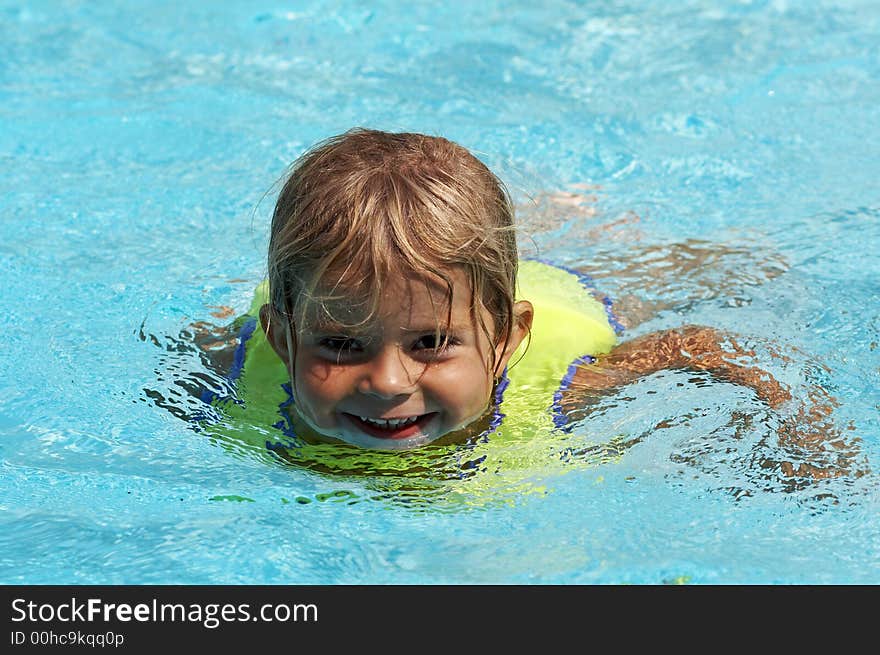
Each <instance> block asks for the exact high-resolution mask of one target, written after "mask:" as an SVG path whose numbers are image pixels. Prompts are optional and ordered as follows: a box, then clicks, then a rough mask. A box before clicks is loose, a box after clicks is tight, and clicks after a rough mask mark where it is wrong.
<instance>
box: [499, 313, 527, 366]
mask: <svg viewBox="0 0 880 655" xmlns="http://www.w3.org/2000/svg"><path fill="white" fill-rule="evenodd" d="M534 317H535V308H534V307H532V303H530V302H529V301H528V300H520V301H519V302H517V303H515V304H514V305H513V329H512V330H511V331H510V338H509V339H507V341H504V340H503V339H502V340H501V342H500V343H499V344H498V345H497V346H495V371H496V372H498V373H499V374H500V372H501V371H503V370H504V369H505V367H506V366H507V362H509V361H510V358H511V357H513V353H515V352H516V349H517V348H519V344H521V343H522V342H523V339H525V338H526V336H528V334H529V333H530V332H531V330H532V320H533V319H534Z"/></svg>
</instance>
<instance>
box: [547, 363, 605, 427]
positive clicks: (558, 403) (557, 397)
mask: <svg viewBox="0 0 880 655" xmlns="http://www.w3.org/2000/svg"><path fill="white" fill-rule="evenodd" d="M595 361H596V358H595V357H593V356H592V355H582V356H581V357H578V358H577V359H575V360H574V361H573V362H572V363H571V364H569V365H568V370H567V371H566V372H565V375H563V376H562V381H561V382H560V383H559V388H558V389H556V392H555V393H554V394H553V404H552V405H550V412H551V413H552V414H553V425H555V426H556V427H557V428H558V429H560V430H562V431H563V432H569V431H571V426H570V425H568V417H567V416H566V415H565V414H564V413H563V411H562V394H563V393H565V392H566V391H567V390H568V387H569V385H571V381H572V380H573V379H574V376H575V373H577V370H578V368H580V366H581V365H583V364H593V363H594V362H595Z"/></svg>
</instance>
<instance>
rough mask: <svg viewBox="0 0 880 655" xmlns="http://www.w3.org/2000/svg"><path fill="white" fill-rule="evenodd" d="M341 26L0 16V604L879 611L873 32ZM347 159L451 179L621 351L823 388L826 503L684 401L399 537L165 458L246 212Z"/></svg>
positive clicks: (366, 16) (443, 18) (343, 480)
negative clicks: (591, 301) (364, 131)
mask: <svg viewBox="0 0 880 655" xmlns="http://www.w3.org/2000/svg"><path fill="white" fill-rule="evenodd" d="M369 4H370V7H369V8H367V7H365V6H364V3H359V2H353V1H350V2H321V1H311V2H297V3H293V2H288V3H284V2H273V1H269V0H266V1H262V2H228V3H222V4H220V5H218V4H217V3H212V2H190V3H155V2H149V3H147V2H128V3H119V6H116V5H115V4H111V3H88V2H75V1H70V2H63V1H57V2H37V1H29V2H10V1H9V0H0V158H2V162H3V165H2V168H3V174H2V176H0V289H2V304H0V322H2V332H3V337H4V338H3V346H2V349H0V582H4V583H28V584H41V583H99V584H100V583H110V584H140V583H183V584H190V583H258V584H259V583H270V584H276V583H316V584H336V583H355V584H359V583H427V584H432V583H456V584H457V583H563V584H569V583H602V584H605V583H607V584H621V583H645V584H660V583H669V582H689V583H692V584H707V583H722V584H738V583H795V584H798V583H819V584H825V583H843V584H849V583H877V582H880V488H878V484H877V482H878V477H877V475H878V474H877V470H878V468H880V420H878V419H880V392H878V388H880V346H878V344H880V185H878V183H877V180H878V178H880V158H878V156H877V143H880V39H878V36H877V35H878V34H880V5H878V4H877V3H876V2H873V1H869V0H863V1H858V0H852V1H849V2H845V1H838V2H831V1H827V2H822V1H816V2H809V3H800V2H788V1H786V0H776V1H760V0H754V1H741V2H733V1H729V2H720V3H719V2H708V1H697V0H691V1H685V2H676V3H667V2H661V1H659V0H657V1H653V2H649V1H641V2H637V1H629V2H614V3H607V2H578V3H574V2H561V1H560V2H544V3H539V5H538V6H536V4H535V3H528V2H495V3H466V2H445V3H437V5H435V6H431V5H429V4H427V3H425V4H421V3H415V4H412V3H404V2H397V1H395V2H376V3H369ZM218 7H222V9H221V8H218ZM354 125H364V126H370V127H376V128H381V129H388V130H410V131H423V132H429V133H434V134H442V135H444V136H447V137H449V138H451V139H454V140H456V141H458V142H460V143H461V144H462V145H465V146H466V147H468V148H470V149H472V150H473V151H475V152H477V153H478V154H479V155H480V157H481V158H483V160H484V161H486V163H487V164H489V165H490V166H491V167H492V168H493V169H494V170H495V171H496V172H497V173H498V174H499V175H500V176H501V177H502V178H503V179H504V180H505V182H506V183H507V184H508V185H509V186H510V189H511V191H512V193H513V195H514V196H515V198H516V199H517V202H518V204H519V205H520V210H519V213H520V218H521V224H522V226H523V231H524V235H527V236H524V237H523V239H522V243H523V246H524V247H525V248H527V249H531V250H534V249H535V248H537V249H538V250H539V252H540V254H541V255H542V256H544V257H547V258H551V259H554V260H555V261H558V262H559V263H561V264H564V265H569V266H579V267H584V268H586V269H588V270H589V271H590V272H591V273H592V274H593V275H594V277H595V278H596V280H597V283H598V284H599V285H600V286H601V287H602V290H603V291H605V292H606V293H608V294H610V295H611V296H612V297H613V298H615V300H616V302H617V305H616V306H617V307H620V308H623V309H627V310H628V311H630V312H631V315H632V316H638V317H639V318H640V320H641V322H638V323H636V322H635V321H633V325H632V327H631V328H630V329H629V330H628V331H627V334H626V336H627V337H633V336H638V335H640V334H646V333H648V332H651V331H653V330H656V329H662V328H668V327H674V326H677V325H681V324H684V323H698V324H706V325H712V326H715V327H718V328H722V329H725V330H729V331H731V332H734V333H737V334H739V335H743V336H742V343H743V344H744V345H746V346H747V347H750V348H753V349H754V350H755V355H754V357H755V358H756V361H757V364H758V365H760V366H761V367H763V368H765V369H766V370H768V371H770V372H772V373H773V374H774V375H775V376H776V377H778V378H779V379H780V380H782V381H783V382H785V383H786V384H787V385H789V386H790V387H791V389H792V390H793V392H794V393H795V395H796V396H797V398H799V399H805V398H807V396H808V394H809V393H810V389H811V388H814V387H815V386H816V385H820V386H822V387H823V388H825V389H827V390H828V392H829V393H830V394H831V395H832V396H834V398H836V400H837V403H838V404H837V406H836V407H835V408H834V411H833V414H832V417H831V419H832V421H833V426H836V427H835V428H833V429H836V430H839V432H840V434H841V435H842V437H841V438H842V439H843V440H844V441H845V442H846V444H847V448H849V449H850V450H851V452H852V466H850V467H849V473H846V474H844V475H841V476H839V477H836V478H833V479H826V480H810V479H803V478H796V479H792V478H791V477H788V476H786V475H784V474H783V473H782V472H781V471H780V469H779V467H778V466H775V465H774V464H773V462H777V463H778V462H779V461H791V462H794V463H797V462H803V461H806V462H808V463H809V462H810V461H811V454H810V453H809V452H799V451H796V450H791V449H790V448H789V449H786V448H785V447H784V445H781V444H780V443H779V439H778V431H779V429H780V426H782V425H783V424H784V422H785V420H786V416H785V415H784V413H783V414H780V413H779V412H773V411H770V410H768V409H767V408H766V407H765V406H763V405H762V403H761V402H760V401H759V400H757V399H756V398H755V397H754V395H753V394H752V393H751V392H749V391H747V390H745V389H743V388H740V387H737V386H734V385H732V384H728V383H723V382H719V381H714V380H712V379H710V378H707V377H705V376H699V375H690V374H687V373H684V372H669V373H661V374H657V375H654V376H651V377H649V378H646V379H644V380H643V381H641V382H639V383H637V384H635V385H633V386H631V387H629V388H627V389H624V390H622V391H620V392H619V393H617V394H614V395H613V396H611V397H609V398H607V399H605V400H603V403H602V405H601V406H600V407H599V410H598V411H597V412H595V413H594V415H593V416H592V417H591V418H590V420H589V421H585V422H583V423H582V424H579V425H578V426H577V428H576V429H575V430H574V431H573V432H572V434H571V435H569V436H568V437H566V441H564V442H560V443H559V444H555V445H554V446H553V447H552V448H548V449H547V451H546V453H545V456H546V461H545V462H542V461H540V460H539V461H538V462H535V461H534V458H533V459H532V460H530V463H529V465H528V466H526V467H525V468H521V469H520V470H518V471H517V473H516V474H515V475H511V476H507V477H505V475H504V474H503V472H501V473H499V474H498V478H499V480H500V482H498V484H497V485H496V486H495V487H494V488H493V489H492V490H491V491H490V492H480V493H478V492H477V491H475V490H474V489H473V488H472V487H469V486H467V485H466V484H464V483H462V484H461V486H460V487H457V486H455V482H454V481H451V482H449V483H448V485H447V486H446V487H444V493H443V494H441V495H438V496H437V498H436V499H433V500H432V499H431V498H427V499H425V498H422V499H421V500H422V501H423V502H418V503H407V502H402V500H405V499H404V498H402V496H401V494H400V492H399V491H398V492H395V493H384V492H383V491H382V481H381V480H376V479H375V478H371V477H370V476H363V475H361V476H341V475H331V474H327V473H322V472H321V471H316V470H310V469H308V468H303V467H297V466H291V465H285V464H283V463H280V462H278V461H274V460H272V458H271V457H268V456H261V455H259V454H253V453H242V452H238V451H236V450H235V449H231V448H229V447H228V444H223V443H218V442H217V441H216V440H212V439H209V438H207V437H206V435H205V434H204V433H201V432H199V431H197V430H194V429H193V428H192V426H191V424H190V423H188V422H187V421H186V420H184V419H182V418H180V415H181V414H182V412H183V411H185V410H190V409H192V408H193V405H192V403H193V402H194V400H193V399H191V398H190V397H189V396H188V394H187V393H186V391H185V390H184V389H183V388H181V386H180V384H179V383H180V381H182V380H187V379H192V377H193V376H194V375H196V374H202V373H204V370H203V369H204V365H203V363H202V362H201V360H200V359H199V357H198V356H197V355H196V354H195V352H194V351H193V349H192V348H188V347H187V345H186V343H185V340H184V341H183V342H181V341H180V335H181V331H182V330H184V329H185V328H186V327H187V326H188V325H190V324H192V323H193V322H195V321H210V322H213V323H218V324H219V323H222V322H223V321H224V320H228V319H222V318H220V317H218V316H215V314H221V313H222V312H223V310H222V309H221V308H223V307H229V308H231V309H232V310H234V311H235V312H242V311H244V310H245V309H246V308H247V307H248V305H249V303H250V294H251V291H252V289H253V286H254V285H255V284H256V282H258V281H259V280H260V279H261V277H262V276H263V274H264V267H265V264H264V258H265V257H264V251H265V247H266V242H267V228H268V215H269V212H270V211H271V207H272V203H273V201H274V193H276V192H277V186H276V185H275V182H276V181H277V180H278V179H279V178H280V177H281V176H282V175H283V173H284V170H285V167H286V166H287V164H289V162H290V161H291V160H292V159H294V158H295V157H296V156H297V155H298V154H300V153H301V152H302V151H303V150H304V149H305V148H306V147H308V146H309V145H310V144H312V143H314V142H315V141H317V140H319V139H322V138H324V137H327V136H330V135H332V134H336V133H339V132H342V131H344V130H346V129H348V128H350V127H352V126H354ZM774 353H776V354H774ZM157 398H162V399H163V400H162V401H159V400H157ZM169 409H170V410H172V411H169ZM174 410H180V411H174ZM782 411H783V412H784V411H790V410H788V409H784V410H782ZM620 435H623V439H624V441H626V442H627V445H626V447H623V448H621V450H620V453H619V456H618V457H613V458H596V457H592V458H591V457H590V456H588V455H585V454H584V453H585V449H586V450H589V449H588V448H587V446H588V445H589V444H591V443H593V444H595V443H599V444H602V443H612V441H613V439H612V438H617V437H619V436H620ZM856 471H859V472H860V473H856ZM488 477H489V478H491V477H492V476H491V475H489V476H488ZM490 482H491V481H490ZM489 486H491V484H490V485H489Z"/></svg>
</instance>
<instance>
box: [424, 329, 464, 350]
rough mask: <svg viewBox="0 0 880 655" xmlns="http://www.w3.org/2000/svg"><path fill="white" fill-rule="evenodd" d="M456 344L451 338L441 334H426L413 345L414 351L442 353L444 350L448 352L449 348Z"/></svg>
mask: <svg viewBox="0 0 880 655" xmlns="http://www.w3.org/2000/svg"><path fill="white" fill-rule="evenodd" d="M457 344H458V341H456V340H455V339H454V338H453V337H451V336H449V335H447V334H443V333H442V332H441V333H440V335H439V336H438V335H436V334H426V335H424V336H422V337H420V338H419V339H418V341H416V342H415V344H414V345H413V348H414V349H415V350H432V351H435V352H443V351H444V350H448V349H449V348H450V347H451V346H455V345H457Z"/></svg>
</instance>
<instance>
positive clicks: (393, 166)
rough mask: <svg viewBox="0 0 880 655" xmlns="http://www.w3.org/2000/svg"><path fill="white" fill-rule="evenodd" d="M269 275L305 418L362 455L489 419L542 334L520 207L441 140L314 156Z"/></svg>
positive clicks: (279, 215) (358, 146)
mask: <svg viewBox="0 0 880 655" xmlns="http://www.w3.org/2000/svg"><path fill="white" fill-rule="evenodd" d="M268 264H269V289H270V303H269V305H267V306H265V307H264V308H263V311H262V312H261V318H262V321H263V326H264V329H266V332H267V335H268V337H269V340H270V342H271V343H272V345H273V347H274V348H275V350H276V352H277V353H278V354H279V356H280V357H281V358H282V359H283V360H284V361H285V362H286V363H287V364H288V368H289V370H290V374H291V381H292V384H293V387H294V397H295V399H296V403H295V405H296V411H297V413H298V414H299V415H300V418H302V419H303V420H304V421H305V422H306V423H307V424H308V426H309V427H310V428H312V430H313V431H314V432H316V433H317V434H318V435H322V436H325V437H331V438H335V439H339V440H341V441H344V442H348V443H355V444H356V445H364V446H368V447H375V448H395V449H399V448H410V447H415V446H418V445H423V444H424V443H429V442H431V441H435V440H437V439H438V438H440V437H442V436H444V435H445V434H448V433H450V432H453V431H456V430H459V429H460V428H462V427H464V425H466V424H467V423H470V422H472V421H473V420H474V419H476V418H479V417H480V416H481V415H482V414H483V413H484V412H485V410H486V408H487V406H488V404H489V400H490V397H491V395H492V394H491V392H492V386H493V385H492V382H493V380H494V379H496V378H497V377H498V376H499V375H500V374H501V372H502V371H503V368H504V366H505V365H506V364H507V361H508V360H509V358H510V356H511V355H512V354H513V352H514V350H515V349H516V347H517V346H518V345H519V343H520V341H521V340H522V339H523V337H524V335H525V334H526V333H527V332H528V329H529V325H530V323H531V306H530V305H529V304H528V303H526V302H521V303H516V302H515V298H514V293H515V285H516V273H517V248H516V239H515V234H514V227H513V209H512V204H511V202H510V198H509V196H508V194H507V192H506V191H505V189H504V186H503V184H502V183H501V182H500V181H499V180H498V179H497V178H496V177H495V176H494V175H493V174H492V172H491V171H489V169H488V168H487V167H486V166H485V165H484V164H483V163H481V162H480V161H479V160H478V159H477V158H476V157H474V156H473V155H472V154H471V153H469V152H468V151H467V150H466V149H464V148H463V147H461V146H459V145H457V144H455V143H452V142H451V141H448V140H446V139H443V138H440V137H431V136H426V135H422V134H409V133H404V134H392V133H387V132H380V131H375V130H364V129H357V130H352V131H349V132H346V133H345V134H342V135H340V136H337V137H333V138H331V139H328V140H327V141H324V142H323V143H320V144H318V145H317V146H316V147H314V148H313V149H311V150H310V151H309V152H307V153H306V154H305V155H303V156H302V157H301V158H300V159H299V160H297V161H296V162H295V163H294V165H293V168H292V171H291V173H290V175H289V177H288V179H287V181H286V183H285V185H284V187H283V188H282V190H281V193H280V195H279V198H278V201H277V204H276V207H275V212H274V215H273V218H272V227H271V235H270V241H269V262H268ZM392 378H393V379H392Z"/></svg>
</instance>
